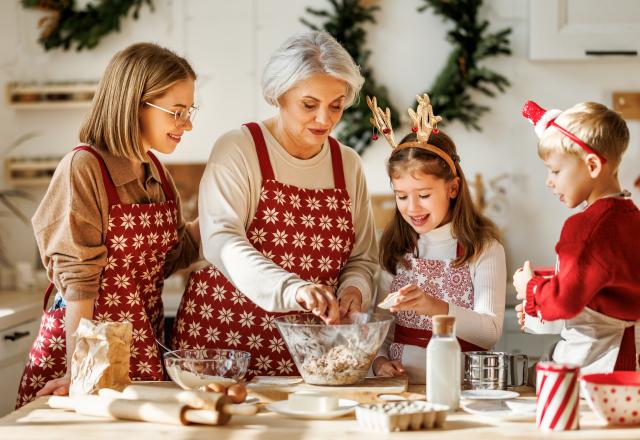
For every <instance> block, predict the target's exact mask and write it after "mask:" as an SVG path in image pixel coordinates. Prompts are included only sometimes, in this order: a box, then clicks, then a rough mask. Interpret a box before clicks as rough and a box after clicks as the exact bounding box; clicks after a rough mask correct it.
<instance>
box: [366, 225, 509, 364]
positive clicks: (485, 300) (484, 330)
mask: <svg viewBox="0 0 640 440" xmlns="http://www.w3.org/2000/svg"><path fill="white" fill-rule="evenodd" d="M457 245H458V241H457V240H456V239H455V238H453V236H452V235H451V223H447V224H446V225H443V226H440V227H439V228H436V229H434V230H433V231H430V232H428V233H426V234H421V235H420V237H419V239H418V255H419V256H420V258H424V259H428V260H451V259H455V258H456V250H457ZM469 271H470V273H471V280H472V283H473V309H465V308H464V307H460V306H457V305H455V304H451V303H449V315H451V316H454V317H455V318H456V336H457V337H459V338H461V339H464V340H465V341H467V342H471V343H472V344H475V345H478V346H480V347H484V348H487V349H489V348H492V347H493V346H494V345H495V344H496V343H497V342H498V340H499V339H500V336H501V335H502V324H503V320H504V303H505V295H506V282H507V267H506V260H505V255H504V248H503V247H502V245H501V244H500V243H498V242H497V241H494V242H492V243H490V244H489V245H488V246H487V247H485V249H484V251H483V252H482V253H481V254H480V255H479V256H478V258H477V259H476V260H475V261H472V262H470V263H469ZM393 277H394V276H393V275H392V274H391V273H389V272H387V271H382V272H381V273H380V277H379V281H378V291H377V301H378V302H380V301H382V300H383V299H384V298H385V297H386V296H387V294H389V293H390V292H389V291H390V287H391V283H392V282H393ZM379 310H380V309H379ZM393 336H394V326H393V325H392V326H391V329H390V330H389V333H388V334H387V338H386V340H385V343H384V344H383V346H382V347H381V349H380V351H379V355H381V356H385V357H387V358H388V357H389V353H388V350H389V346H390V345H391V343H392V342H393ZM415 348H416V349H418V348H419V347H415ZM420 350H422V351H421V354H419V355H418V356H417V357H416V358H417V359H418V360H419V362H421V363H422V365H424V359H425V357H424V349H423V348H421V349H420Z"/></svg>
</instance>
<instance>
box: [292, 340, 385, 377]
mask: <svg viewBox="0 0 640 440" xmlns="http://www.w3.org/2000/svg"><path fill="white" fill-rule="evenodd" d="M373 356H375V353H365V352H364V351H362V350H360V349H358V348H356V347H347V346H346V345H337V346H335V347H333V348H332V349H331V350H329V351H328V352H326V353H325V354H322V355H316V354H312V355H309V356H307V357H306V359H305V360H304V363H303V364H302V372H303V376H304V378H305V382H307V383H318V384H328V385H347V384H352V383H356V382H358V381H359V380H360V379H364V377H365V376H366V374H367V368H368V367H369V365H370V364H371V360H372V358H373ZM360 376H362V377H360Z"/></svg>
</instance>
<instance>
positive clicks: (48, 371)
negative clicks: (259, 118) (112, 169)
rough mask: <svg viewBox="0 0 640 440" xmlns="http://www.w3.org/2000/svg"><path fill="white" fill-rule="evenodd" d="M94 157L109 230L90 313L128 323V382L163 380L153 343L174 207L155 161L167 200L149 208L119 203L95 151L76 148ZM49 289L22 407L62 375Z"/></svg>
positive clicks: (61, 343) (158, 333) (60, 330)
mask: <svg viewBox="0 0 640 440" xmlns="http://www.w3.org/2000/svg"><path fill="white" fill-rule="evenodd" d="M76 150H84V151H88V152H89V153H91V154H93V155H94V156H95V157H96V159H97V160H98V162H99V163H100V169H101V171H102V180H103V183H104V185H105V188H106V190H107V194H108V197H109V205H110V207H109V226H108V229H107V234H106V239H105V246H106V247H107V265H106V266H105V268H104V269H103V271H102V275H101V278H100V288H99V291H98V296H97V298H96V301H95V305H94V308H93V319H94V320H97V321H121V322H122V321H129V322H131V324H132V325H133V342H132V345H131V365H130V370H129V375H130V377H131V379H132V380H162V378H163V374H164V373H163V368H162V361H161V359H160V356H159V353H158V347H157V344H156V341H155V338H158V339H160V340H161V339H162V337H163V333H164V332H163V330H164V327H163V326H164V310H163V305H162V298H161V294H162V286H163V283H164V268H163V267H164V261H165V256H166V254H167V252H168V251H169V250H170V249H171V248H173V247H174V246H175V244H176V243H177V242H178V234H177V208H176V202H175V196H174V194H173V191H172V190H171V187H170V186H169V184H168V182H167V180H166V176H165V175H164V171H163V169H162V166H161V165H160V163H159V162H158V159H157V158H156V157H155V156H154V155H153V154H151V153H148V155H149V157H150V158H151V160H152V161H153V162H154V164H155V166H156V169H157V170H158V173H159V174H160V179H161V183H162V189H163V191H164V194H165V198H166V201H165V202H161V203H150V204H137V203H136V204H122V203H121V202H120V198H119V196H118V192H117V191H116V187H115V185H114V183H113V180H112V179H111V176H110V174H109V171H108V169H107V167H106V165H105V163H104V160H103V159H102V156H100V154H99V153H98V152H97V151H96V150H95V149H93V148H90V147H85V146H81V147H77V148H76ZM52 291H53V284H50V285H49V287H48V289H47V291H46V293H45V297H44V304H43V310H44V314H43V316H42V322H41V324H40V331H39V333H38V337H37V338H36V340H35V342H34V343H33V346H32V347H31V351H30V352H29V359H28V362H27V365H26V367H25V370H24V372H23V375H22V381H21V383H20V389H19V391H18V401H17V403H16V407H20V406H22V405H24V404H26V403H28V402H29V401H31V400H33V399H34V398H35V394H36V392H37V391H38V390H40V389H41V388H42V387H43V386H44V385H45V384H46V383H47V382H48V381H49V380H51V379H55V378H58V377H61V376H64V374H65V372H66V371H67V366H66V341H65V329H64V317H65V311H66V307H60V308H57V309H55V310H50V311H47V304H48V300H49V296H50V294H51V292H52Z"/></svg>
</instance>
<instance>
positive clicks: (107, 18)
mask: <svg viewBox="0 0 640 440" xmlns="http://www.w3.org/2000/svg"><path fill="white" fill-rule="evenodd" d="M21 1H22V6H23V7H25V8H37V9H42V10H44V11H45V12H47V13H48V14H47V16H45V17H43V18H42V19H40V21H39V22H38V27H42V28H44V29H43V31H42V34H41V35H40V38H39V39H38V41H39V42H40V44H42V46H43V47H44V48H45V50H51V49H55V48H57V47H62V48H63V49H64V50H68V49H69V48H70V47H71V45H72V44H76V46H77V47H76V50H78V51H80V50H82V49H92V48H94V47H96V46H97V45H98V43H99V42H100V39H101V38H102V37H104V36H105V35H107V34H109V33H111V32H113V31H119V30H120V19H121V18H122V17H126V16H127V15H128V14H129V11H130V10H131V8H133V18H134V19H138V15H139V12H140V8H141V7H142V5H143V4H144V3H146V4H148V5H149V7H150V8H151V10H152V11H153V0H99V1H98V2H95V4H94V3H89V4H88V5H87V6H86V8H85V9H83V10H77V8H76V5H75V0H21Z"/></svg>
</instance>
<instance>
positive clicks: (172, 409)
mask: <svg viewBox="0 0 640 440" xmlns="http://www.w3.org/2000/svg"><path fill="white" fill-rule="evenodd" d="M220 396H221V397H220V398H218V399H217V400H215V406H214V407H211V408H207V409H199V408H195V409H194V408H191V407H190V406H189V405H186V404H183V403H179V402H175V401H173V402H168V401H164V402H163V401H151V400H130V399H120V398H109V397H105V396H77V397H62V396H51V397H50V398H49V402H48V403H49V407H51V408H61V409H71V410H74V411H76V412H77V413H78V414H84V415H88V416H97V417H111V418H114V419H124V420H139V421H145V422H154V423H165V424H173V425H188V424H190V423H198V424H204V425H224V424H225V423H227V422H228V421H229V420H230V419H231V415H233V414H236V415H254V414H256V413H257V411H258V409H257V407H255V406H254V405H234V404H230V403H225V400H227V397H226V396H224V395H222V394H220ZM213 399H214V397H212V400H213Z"/></svg>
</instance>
